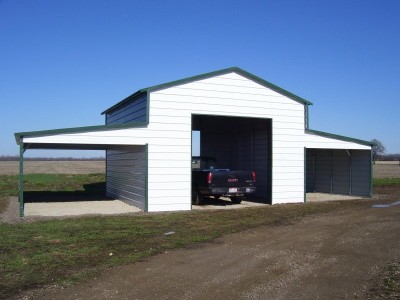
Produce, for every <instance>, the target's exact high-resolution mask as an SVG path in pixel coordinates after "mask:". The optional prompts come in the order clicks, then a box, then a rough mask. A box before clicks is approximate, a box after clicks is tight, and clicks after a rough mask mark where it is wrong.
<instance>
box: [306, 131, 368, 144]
mask: <svg viewBox="0 0 400 300" xmlns="http://www.w3.org/2000/svg"><path fill="white" fill-rule="evenodd" d="M306 133H309V134H314V135H318V136H322V137H326V138H332V139H336V140H341V141H345V142H351V143H356V144H360V145H364V146H370V147H372V146H374V145H375V144H374V143H373V142H370V141H365V140H360V139H355V138H351V137H347V136H344V135H338V134H333V133H328V132H324V131H319V130H313V129H306Z"/></svg>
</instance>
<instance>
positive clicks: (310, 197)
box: [306, 193, 366, 202]
mask: <svg viewBox="0 0 400 300" xmlns="http://www.w3.org/2000/svg"><path fill="white" fill-rule="evenodd" d="M355 199H366V197H362V196H350V195H338V194H328V193H307V195H306V202H323V201H339V200H355Z"/></svg>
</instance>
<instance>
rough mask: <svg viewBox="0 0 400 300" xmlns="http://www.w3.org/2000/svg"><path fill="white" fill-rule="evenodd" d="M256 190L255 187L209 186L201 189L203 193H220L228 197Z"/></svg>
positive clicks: (243, 194)
mask: <svg viewBox="0 0 400 300" xmlns="http://www.w3.org/2000/svg"><path fill="white" fill-rule="evenodd" d="M255 192H256V187H254V186H252V187H216V188H213V187H210V188H208V189H205V190H203V191H201V193H202V194H204V195H210V196H212V195H221V196H228V197H240V196H245V195H250V194H253V193H255Z"/></svg>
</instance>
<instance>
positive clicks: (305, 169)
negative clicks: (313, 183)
mask: <svg viewBox="0 0 400 300" xmlns="http://www.w3.org/2000/svg"><path fill="white" fill-rule="evenodd" d="M303 163H304V203H306V202H307V200H306V199H307V195H306V185H307V148H306V147H304V162H303Z"/></svg>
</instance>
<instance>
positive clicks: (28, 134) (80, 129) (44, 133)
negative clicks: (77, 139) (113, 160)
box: [14, 122, 148, 145]
mask: <svg viewBox="0 0 400 300" xmlns="http://www.w3.org/2000/svg"><path fill="white" fill-rule="evenodd" d="M147 125H148V123H147V122H128V123H122V124H112V125H97V126H85V127H73V128H61V129H51V130H40V131H28V132H17V133H14V136H15V140H16V142H17V145H19V143H20V141H21V138H23V137H41V136H48V135H57V134H69V133H83V132H91V131H106V130H114V129H126V128H136V127H146V126H147Z"/></svg>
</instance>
